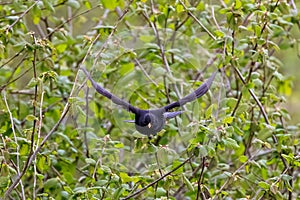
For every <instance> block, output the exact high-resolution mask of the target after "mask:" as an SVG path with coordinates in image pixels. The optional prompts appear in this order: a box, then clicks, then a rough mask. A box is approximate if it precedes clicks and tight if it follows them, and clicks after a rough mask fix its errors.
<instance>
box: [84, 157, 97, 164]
mask: <svg viewBox="0 0 300 200" xmlns="http://www.w3.org/2000/svg"><path fill="white" fill-rule="evenodd" d="M85 162H86V163H87V164H91V165H95V164H96V161H95V160H94V159H92V158H86V159H85Z"/></svg>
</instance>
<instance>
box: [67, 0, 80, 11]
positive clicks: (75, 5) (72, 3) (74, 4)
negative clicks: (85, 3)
mask: <svg viewBox="0 0 300 200" xmlns="http://www.w3.org/2000/svg"><path fill="white" fill-rule="evenodd" d="M66 5H68V6H70V7H72V8H74V9H78V8H80V3H79V2H78V1H77V0H68V1H67V3H66Z"/></svg>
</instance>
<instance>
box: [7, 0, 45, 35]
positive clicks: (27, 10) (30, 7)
mask: <svg viewBox="0 0 300 200" xmlns="http://www.w3.org/2000/svg"><path fill="white" fill-rule="evenodd" d="M39 1H40V0H37V1H35V2H34V3H33V4H32V5H31V6H29V8H27V9H26V10H25V11H24V12H23V13H22V14H21V15H20V17H19V18H18V19H16V21H14V22H13V23H12V24H11V25H10V26H9V27H7V28H6V30H5V32H6V34H8V32H9V31H10V29H12V27H13V26H14V25H15V24H16V23H18V21H20V20H21V19H22V18H23V17H24V16H25V15H26V14H27V13H28V12H29V11H30V10H31V9H32V8H33V7H34V6H35V5H36V4H37V3H38V2H39Z"/></svg>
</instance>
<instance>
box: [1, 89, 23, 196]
mask: <svg viewBox="0 0 300 200" xmlns="http://www.w3.org/2000/svg"><path fill="white" fill-rule="evenodd" d="M2 95H3V100H4V102H5V106H6V109H7V112H8V113H9V118H10V123H11V129H12V132H13V134H14V140H15V145H16V159H17V166H16V169H17V175H18V176H20V174H21V173H20V156H19V150H20V146H19V144H18V139H17V134H16V131H15V123H14V118H13V115H12V113H11V111H10V109H9V106H8V103H7V99H6V92H5V91H4V92H3V93H2ZM20 185H21V191H22V199H23V200H25V199H26V198H25V191H24V186H23V183H22V180H20Z"/></svg>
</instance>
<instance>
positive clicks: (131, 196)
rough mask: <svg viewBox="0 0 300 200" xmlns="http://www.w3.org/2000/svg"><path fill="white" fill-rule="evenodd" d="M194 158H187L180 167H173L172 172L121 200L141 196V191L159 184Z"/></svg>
mask: <svg viewBox="0 0 300 200" xmlns="http://www.w3.org/2000/svg"><path fill="white" fill-rule="evenodd" d="M193 157H194V155H191V156H190V157H189V158H187V159H186V160H185V161H184V162H183V163H181V164H180V165H178V166H177V167H175V168H174V169H173V170H171V171H169V172H168V173H166V174H165V175H163V176H161V177H160V178H158V179H156V180H155V181H153V182H151V183H149V184H148V185H146V186H145V187H143V188H142V189H140V190H138V191H136V192H135V193H133V194H131V195H129V196H127V197H125V198H123V200H126V199H130V198H133V197H135V196H137V195H139V194H141V193H142V192H143V191H145V190H146V189H148V188H149V187H151V186H153V185H154V184H156V183H157V182H159V181H160V180H162V179H164V178H165V177H167V176H169V175H171V174H172V173H173V172H175V171H177V170H178V169H179V168H180V167H182V166H184V165H185V164H186V163H187V162H189V161H190V160H191V159H192V158H193Z"/></svg>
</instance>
